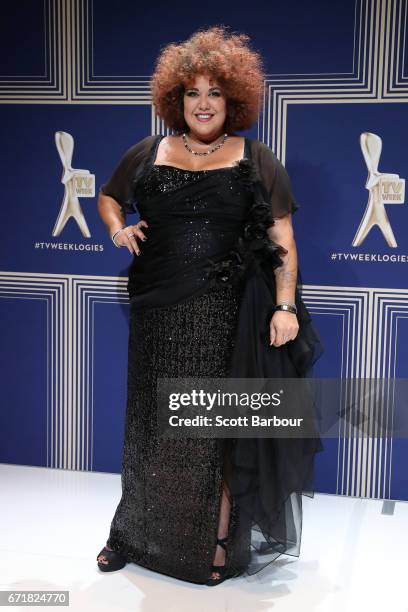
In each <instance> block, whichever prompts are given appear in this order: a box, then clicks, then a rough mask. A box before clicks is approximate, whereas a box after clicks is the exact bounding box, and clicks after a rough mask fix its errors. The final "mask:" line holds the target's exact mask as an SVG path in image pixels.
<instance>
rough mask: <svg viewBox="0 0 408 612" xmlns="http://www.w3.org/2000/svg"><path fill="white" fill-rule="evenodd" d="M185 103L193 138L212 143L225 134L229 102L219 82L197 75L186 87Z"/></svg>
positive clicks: (185, 111)
mask: <svg viewBox="0 0 408 612" xmlns="http://www.w3.org/2000/svg"><path fill="white" fill-rule="evenodd" d="M183 102H184V118H185V120H186V123H187V125H188V126H189V128H190V134H191V136H193V137H195V138H196V139H198V140H202V141H204V142H211V141H213V140H216V138H218V137H219V136H220V135H221V134H222V133H223V125H224V122H225V119H226V117H227V100H226V97H225V95H224V92H223V91H222V88H221V87H220V86H219V85H218V83H217V81H215V80H213V79H212V78H211V77H210V76H209V75H201V74H200V75H197V76H196V78H195V80H194V82H193V83H190V84H189V85H188V86H187V87H186V89H185V92H184V98H183Z"/></svg>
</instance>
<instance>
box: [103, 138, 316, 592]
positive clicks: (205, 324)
mask: <svg viewBox="0 0 408 612" xmlns="http://www.w3.org/2000/svg"><path fill="white" fill-rule="evenodd" d="M159 142H160V138H159V139H157V140H156V141H155V143H154V146H153V147H152V149H151V154H150V155H149V157H148V158H147V160H146V163H145V164H144V167H143V172H142V173H139V175H138V179H137V181H136V182H135V185H134V194H135V198H137V202H138V212H139V213H140V217H141V218H142V219H144V220H145V221H146V222H147V223H148V225H149V227H148V228H147V229H146V230H145V233H146V235H147V237H148V239H147V241H146V242H143V243H140V244H141V255H140V256H139V257H137V256H135V257H134V261H133V263H132V265H131V267H130V269H129V284H128V289H129V295H130V303H131V311H130V335H129V353H128V364H129V369H128V398H127V410H126V425H125V441H124V451H123V462H122V497H121V500H120V502H119V505H118V507H117V509H116V512H115V515H114V517H113V520H112V523H111V528H110V534H109V538H108V542H107V543H108V545H109V546H110V547H111V548H112V549H114V550H117V551H120V552H121V554H122V555H123V556H125V557H126V559H127V560H128V561H132V562H134V563H137V564H139V565H142V566H144V567H146V568H149V569H151V570H154V571H156V572H160V573H163V574H166V575H170V576H173V577H176V578H179V579H182V580H186V581H190V582H194V583H205V582H206V581H207V580H208V578H209V577H210V575H211V565H212V562H213V558H214V554H215V550H216V539H217V531H218V521H219V511H220V502H221V493H222V482H223V478H224V479H225V480H226V482H228V485H229V487H230V491H231V497H230V501H231V514H230V522H229V533H228V550H227V556H226V565H227V568H228V570H229V572H230V573H231V574H235V575H237V574H241V573H244V572H245V571H246V572H248V573H254V572H256V571H258V570H259V569H261V568H263V567H265V566H266V565H267V564H269V563H270V562H272V561H273V560H274V559H276V558H277V557H278V556H279V555H280V554H282V553H283V552H287V553H288V554H294V555H298V554H299V545H300V532H301V495H302V493H305V492H306V494H309V495H311V496H312V495H313V483H312V466H311V460H312V459H313V456H314V453H315V452H318V451H319V450H321V443H320V440H319V439H316V440H307V441H304V445H303V446H302V447H299V442H298V441H297V440H291V441H289V440H287V441H285V440H283V441H282V440H273V439H272V440H271V439H261V440H248V439H247V440H240V441H236V440H233V439H225V440H224V439H207V438H205V439H198V440H197V439H181V440H172V439H166V438H163V437H160V436H159V435H158V434H157V420H156V416H157V406H156V401H157V400H156V383H157V379H158V377H196V376H198V377H201V376H203V377H204V376H209V377H227V376H236V377H245V376H258V375H260V376H262V375H264V374H266V375H269V376H271V375H275V376H300V375H302V372H300V371H298V370H297V369H296V366H297V367H298V368H299V367H301V365H300V364H301V363H302V359H303V360H304V359H305V355H307V356H308V358H307V359H306V361H307V363H308V366H310V363H311V362H314V361H315V360H316V358H317V352H318V351H317V350H316V347H317V346H318V340H317V337H316V336H314V335H313V333H312V328H311V325H310V316H309V315H308V313H307V311H306V309H305V307H304V305H303V302H302V301H301V299H300V296H299V293H298V291H297V296H296V300H297V305H298V310H299V320H300V322H301V330H300V331H301V332H302V333H300V334H299V343H300V344H302V347H301V348H299V351H298V353H296V350H295V349H293V348H292V355H290V353H289V352H288V349H287V347H285V346H283V347H280V348H276V347H268V343H267V340H266V342H265V346H264V347H261V352H262V351H264V352H265V358H264V362H265V364H266V366H265V371H263V372H260V371H259V367H260V365H259V364H261V363H262V362H263V358H261V359H259V355H256V354H255V353H259V350H260V348H259V344H260V341H259V338H260V331H261V328H262V325H264V324H265V322H266V321H267V320H268V319H267V317H268V316H269V315H270V314H271V308H273V305H274V304H273V298H271V292H272V291H273V287H272V286H271V285H270V283H273V273H272V270H273V268H274V267H276V266H277V265H279V262H281V260H280V259H279V254H282V253H283V252H284V249H282V247H280V246H279V245H276V244H274V243H272V242H271V241H269V240H268V239H267V237H266V234H265V228H266V227H267V226H268V225H270V224H271V220H270V217H269V213H270V211H268V210H266V208H265V202H264V201H263V200H262V198H261V199H259V198H260V196H259V195H257V191H256V190H255V189H254V185H255V183H256V178H257V177H256V172H255V170H254V167H253V165H251V162H250V159H249V158H250V148H249V141H248V140H247V139H246V147H245V157H244V159H243V160H241V161H240V162H237V163H236V164H235V165H234V166H232V167H225V168H218V169H214V170H203V171H192V170H183V169H180V168H176V167H174V166H169V165H154V164H153V161H154V159H155V153H156V151H157V147H158V144H159ZM104 193H108V194H109V189H108V188H106V187H105V189H104ZM265 270H266V272H265ZM256 309H258V312H259V316H253V315H254V311H255V310H256ZM255 314H256V313H255ZM250 319H251V320H252V321H253V322H252V323H251V325H259V329H251V325H250V324H249V320H250ZM263 331H265V330H263ZM252 334H253V336H252ZM300 344H299V345H298V346H299V347H300ZM305 346H306V349H305ZM273 349H274V352H273V355H275V357H274V358H272V360H271V358H270V354H269V352H267V351H268V350H269V351H271V350H272V351H273ZM282 351H284V352H282ZM312 353H313V356H311V355H312ZM282 355H284V358H283V359H282ZM243 356H245V357H244V358H243ZM276 356H278V357H277V360H276ZM251 359H252V361H251ZM255 362H256V363H257V364H258V366H257V367H258V369H256V368H254V363H255ZM271 372H272V373H271ZM291 444H292V445H294V446H293V447H292V448H291ZM295 447H296V448H295ZM291 457H292V458H293V460H294V462H295V464H294V463H292V464H290V465H289V463H290V461H289V462H288V461H287V459H288V458H289V459H290V458H291ZM256 458H258V459H259V464H257V460H258V459H256ZM285 462H287V463H288V469H290V470H291V472H292V473H293V468H294V465H295V467H296V469H297V473H298V479H297V481H296V483H293V482H292V483H291V484H289V482H288V483H287V487H291V488H288V489H287V488H286V485H285V482H284V481H285V471H284V469H282V465H284V464H285ZM271 494H273V495H272V501H271V503H270V504H269V505H267V506H266V507H265V500H268V496H271Z"/></svg>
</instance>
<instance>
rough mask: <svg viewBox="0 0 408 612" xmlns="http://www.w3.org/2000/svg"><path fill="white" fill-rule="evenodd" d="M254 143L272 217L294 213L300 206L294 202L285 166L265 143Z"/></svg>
mask: <svg viewBox="0 0 408 612" xmlns="http://www.w3.org/2000/svg"><path fill="white" fill-rule="evenodd" d="M255 143H256V145H255V146H256V149H257V151H256V154H257V158H258V168H259V172H260V176H261V180H262V183H263V185H264V188H265V194H266V196H267V201H268V202H269V203H270V205H271V213H272V217H274V218H281V217H284V216H285V215H287V214H289V213H291V214H293V213H295V212H296V211H297V210H298V208H300V204H298V203H297V202H296V199H295V196H294V194H293V191H292V184H291V181H290V178H289V175H288V173H287V171H286V168H285V166H284V165H283V164H282V163H281V162H280V161H279V159H278V158H277V157H276V155H275V153H274V152H273V151H272V149H270V148H269V147H268V146H267V145H265V144H264V143H261V142H259V141H255Z"/></svg>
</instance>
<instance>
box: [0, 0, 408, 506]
mask: <svg viewBox="0 0 408 612" xmlns="http://www.w3.org/2000/svg"><path fill="white" fill-rule="evenodd" d="M4 4H5V5H4V7H3V12H2V20H1V22H0V32H1V36H0V75H1V76H0V115H1V124H2V140H3V142H2V147H1V168H2V175H3V180H2V185H3V193H2V198H3V201H2V207H1V213H0V214H1V223H2V227H3V232H2V241H1V244H0V252H1V258H2V259H1V261H2V265H1V270H2V271H1V272H0V325H1V328H2V330H1V331H2V344H1V347H2V351H1V371H2V373H3V381H2V388H3V398H4V399H3V410H2V412H1V422H0V426H1V454H0V461H2V462H5V463H15V464H26V465H38V466H50V467H60V468H65V469H74V470H98V471H110V472H119V471H120V462H121V447H122V440H123V422H124V415H125V405H126V374H127V371H126V368H127V338H128V336H127V334H128V328H127V326H128V316H129V305H128V298H127V293H126V281H127V278H126V274H127V268H128V266H129V264H130V257H131V256H130V254H129V252H128V251H127V250H126V249H116V248H115V247H114V246H113V245H112V243H111V241H110V239H109V236H108V235H107V233H106V231H105V227H104V225H103V223H102V221H101V219H100V217H99V215H98V212H97V206H96V197H82V198H81V197H80V199H79V200H80V204H81V207H82V210H83V213H84V216H85V219H86V223H87V226H88V228H89V230H90V234H91V235H90V237H85V236H84V235H83V234H82V233H81V231H80V228H79V226H78V224H77V223H76V221H75V220H74V219H70V220H69V221H68V223H67V225H66V226H65V228H64V229H63V231H62V232H61V234H60V235H58V236H53V228H54V225H55V223H56V220H57V217H58V213H59V210H60V208H61V205H62V202H63V198H64V185H63V184H62V183H61V177H62V170H63V169H62V164H61V159H60V157H59V154H58V151H57V148H56V144H55V133H56V132H58V131H64V132H67V133H68V134H71V136H72V137H73V139H74V152H73V160H72V166H73V167H74V168H77V169H78V168H79V169H86V170H89V172H90V173H91V174H94V175H95V178H96V190H98V188H99V186H100V185H101V184H102V183H103V182H104V181H105V180H106V179H107V178H108V177H109V175H110V174H111V172H112V169H113V167H114V166H115V165H116V163H117V161H118V160H119V158H120V157H121V156H122V155H123V152H124V151H125V150H126V149H127V148H128V147H130V146H131V145H132V144H134V143H135V142H137V141H138V140H140V139H142V138H143V137H144V136H146V135H148V134H154V133H166V130H165V128H164V126H163V125H162V122H161V121H160V120H159V119H158V118H157V116H156V114H155V112H154V108H153V107H152V104H151V99H150V90H149V79H150V75H151V74H152V71H153V67H154V61H155V59H156V57H157V54H158V52H159V50H160V48H161V47H162V46H163V45H164V44H166V43H168V42H171V41H179V40H183V39H185V38H186V37H188V36H189V35H190V34H191V33H192V32H193V31H194V30H195V29H197V28H198V27H202V26H211V25H216V24H219V23H223V24H226V25H229V26H231V28H232V29H235V30H237V31H244V32H246V33H247V34H249V36H250V37H251V39H252V43H253V45H254V47H255V48H256V49H257V50H259V51H260V52H261V53H262V54H263V56H264V58H265V61H266V68H267V79H266V81H265V95H264V103H263V108H262V112H261V114H260V116H259V120H258V122H257V124H256V125H254V126H253V128H252V129H251V130H250V131H249V132H247V133H246V134H245V135H248V136H250V137H253V138H258V139H259V140H262V141H263V142H265V143H266V144H267V145H268V146H270V147H271V148H272V149H273V150H274V151H275V153H276V154H277V156H278V157H279V158H280V160H281V161H282V162H283V163H284V164H285V166H286V168H287V170H288V172H289V175H290V177H291V179H292V184H293V189H294V192H295V195H296V198H297V201H298V202H299V204H300V206H301V208H300V209H299V211H298V212H297V213H296V215H295V216H294V218H293V223H294V227H295V235H296V240H297V246H298V254H299V263H300V268H301V271H302V276H303V281H304V287H303V299H304V301H305V303H306V305H307V306H308V308H309V310H310V312H311V313H312V315H313V317H314V320H315V323H316V326H317V328H318V330H319V331H320V333H321V335H322V339H323V342H324V344H325V348H326V351H325V354H324V356H323V357H322V359H321V360H320V362H319V363H318V366H317V368H316V375H317V376H324V377H340V378H344V379H347V378H352V377H357V378H365V377H367V378H370V377H373V378H376V377H388V378H390V379H394V378H398V377H400V378H403V377H407V363H408V359H407V357H408V355H407V349H406V347H407V342H406V340H407V339H408V338H407V335H408V327H407V317H408V288H407V286H406V285H407V283H406V278H407V262H408V259H407V253H408V232H407V226H408V213H407V210H406V206H405V205H397V204H393V205H386V206H385V210H386V212H387V215H388V218H389V221H390V224H391V227H392V230H393V233H394V236H395V240H396V243H397V244H396V246H389V245H388V244H387V241H386V240H385V237H384V235H383V233H382V232H381V230H380V228H379V227H378V226H375V227H373V229H372V230H371V231H370V232H369V233H368V235H367V236H366V238H365V240H364V241H363V242H362V243H361V244H360V245H359V246H356V247H355V246H352V242H353V239H354V236H355V234H356V232H357V229H358V227H359V224H360V221H361V219H362V217H363V215H364V211H365V209H366V205H367V202H368V196H369V192H368V190H367V189H366V188H365V183H366V179H367V166H366V162H365V160H364V157H363V154H362V150H361V147H360V135H361V134H362V133H364V132H370V133H373V134H376V135H377V136H378V137H379V138H380V139H381V141H382V152H381V157H380V162H379V167H378V170H379V171H380V172H382V173H391V174H394V175H397V176H398V177H400V178H401V179H404V178H405V177H406V176H407V174H408V159H407V155H406V152H405V143H406V142H407V137H408V120H407V119H408V117H407V101H408V95H407V93H408V73H407V68H406V66H407V63H408V58H407V51H408V47H403V46H402V41H405V42H406V41H407V37H406V36H405V31H406V27H407V10H406V8H407V7H406V0H377V1H374V0H341V1H332V2H324V1H322V0H320V1H317V0H311V1H310V2H307V3H305V2H303V1H302V0H291V1H290V2H277V1H274V2H262V1H259V0H258V1H257V0H255V1H254V2H252V3H251V7H250V9H251V10H250V11H249V10H248V6H247V5H244V4H242V5H241V6H240V5H239V4H237V3H236V2H227V1H224V2H221V3H217V6H216V7H212V6H207V5H206V6H205V7H203V8H202V9H201V8H200V7H194V10H192V6H191V4H189V3H187V2H179V3H176V5H175V4H174V3H170V4H168V3H165V2H156V3H155V4H154V5H153V4H149V3H146V4H145V5H144V6H143V7H137V10H135V4H134V2H132V1H131V0H122V1H121V2H120V3H116V4H115V6H113V4H112V3H111V2H108V1H104V0H98V2H94V1H93V0H41V1H40V0H20V2H19V3H17V4H16V3H13V2H8V3H4ZM141 9H142V10H141ZM22 14H24V20H22V19H21V15H22ZM16 32H18V36H16ZM396 181H397V182H398V179H394V183H393V185H394V187H395V185H396V184H397V182H396ZM398 184H399V185H400V186H401V182H400V183H398ZM394 187H393V188H394ZM401 203H403V200H402V202H401ZM131 220H132V221H134V222H136V221H137V215H134V216H133V218H132V219H131ZM398 409H400V410H402V409H403V407H402V406H400V407H398V406H395V405H394V404H393V402H392V399H390V398H385V399H383V400H382V401H381V402H374V403H373V404H372V405H371V406H370V410H371V412H372V414H373V415H374V418H375V420H377V421H379V420H381V422H382V423H383V424H384V425H387V423H388V422H389V421H390V420H392V417H393V414H394V411H395V410H398ZM382 415H384V416H382ZM325 447H326V452H325V453H324V456H323V455H322V457H321V458H319V461H318V462H317V467H318V483H317V484H318V487H317V488H318V490H319V491H323V492H330V493H338V494H342V495H354V496H366V497H384V498H391V499H408V476H407V473H406V469H405V468H404V466H405V465H406V463H407V460H408V445H407V442H406V440H405V439H402V438H395V439H393V438H392V436H391V435H390V436H387V435H386V436H383V437H379V436H376V434H375V432H374V433H373V435H372V436H371V437H370V438H369V439H364V440H363V439H356V438H352V437H349V438H347V437H343V436H342V435H339V438H338V439H331V440H325Z"/></svg>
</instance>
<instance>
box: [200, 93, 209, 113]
mask: <svg viewBox="0 0 408 612" xmlns="http://www.w3.org/2000/svg"><path fill="white" fill-rule="evenodd" d="M198 108H199V110H200V111H205V110H208V109H209V108H210V104H209V102H208V97H207V96H206V95H205V94H204V97H202V98H200V101H199V103H198Z"/></svg>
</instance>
